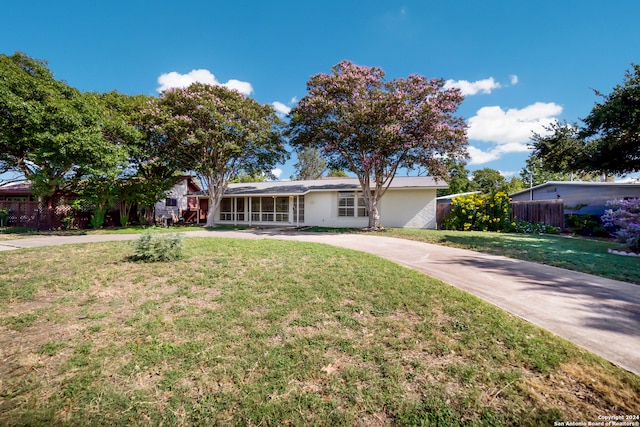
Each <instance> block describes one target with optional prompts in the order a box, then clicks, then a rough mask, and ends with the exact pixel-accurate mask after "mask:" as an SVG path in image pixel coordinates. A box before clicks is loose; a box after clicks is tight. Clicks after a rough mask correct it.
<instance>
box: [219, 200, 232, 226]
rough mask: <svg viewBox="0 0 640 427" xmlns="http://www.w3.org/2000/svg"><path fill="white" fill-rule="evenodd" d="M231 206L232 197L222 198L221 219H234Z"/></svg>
mask: <svg viewBox="0 0 640 427" xmlns="http://www.w3.org/2000/svg"><path fill="white" fill-rule="evenodd" d="M231 206H232V205H231V199H222V200H220V221H231V220H232V219H233V218H232V216H233V213H232V211H231Z"/></svg>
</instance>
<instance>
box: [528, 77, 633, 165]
mask: <svg viewBox="0 0 640 427" xmlns="http://www.w3.org/2000/svg"><path fill="white" fill-rule="evenodd" d="M632 68H633V71H627V72H626V73H625V78H624V81H623V83H622V84H621V85H617V86H616V87H615V88H614V89H613V91H612V92H611V93H610V94H609V95H604V94H602V93H601V92H599V91H595V93H596V95H598V96H600V97H602V98H603V101H602V102H601V103H596V104H595V106H594V107H593V109H592V110H591V112H590V113H589V115H588V116H587V117H586V118H584V119H583V120H582V121H583V123H584V125H583V126H578V125H577V124H567V123H566V122H565V123H559V122H556V123H554V124H552V125H551V126H550V127H549V128H548V129H547V131H549V134H548V135H544V136H541V135H538V134H536V135H534V137H533V138H532V143H531V147H532V148H533V156H535V157H537V158H539V159H540V160H541V161H542V164H543V168H544V169H545V170H547V171H549V172H554V173H563V174H566V173H569V172H580V173H598V174H599V173H602V174H605V175H609V174H614V175H623V174H626V173H632V172H638V171H640V65H633V67H632Z"/></svg>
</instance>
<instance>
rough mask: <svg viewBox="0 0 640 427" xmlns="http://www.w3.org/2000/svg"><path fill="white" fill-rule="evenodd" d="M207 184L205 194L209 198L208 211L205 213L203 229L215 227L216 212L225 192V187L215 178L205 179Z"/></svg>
mask: <svg viewBox="0 0 640 427" xmlns="http://www.w3.org/2000/svg"><path fill="white" fill-rule="evenodd" d="M206 182H207V194H208V196H209V210H208V212H207V222H206V223H205V227H215V226H216V211H217V210H218V206H220V201H221V200H222V196H223V195H224V192H225V190H226V185H223V184H222V183H220V182H218V181H217V180H216V179H215V177H211V176H208V177H206Z"/></svg>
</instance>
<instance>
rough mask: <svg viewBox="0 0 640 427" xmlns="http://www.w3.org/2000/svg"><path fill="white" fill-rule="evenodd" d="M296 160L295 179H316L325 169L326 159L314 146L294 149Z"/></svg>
mask: <svg viewBox="0 0 640 427" xmlns="http://www.w3.org/2000/svg"><path fill="white" fill-rule="evenodd" d="M296 155H297V157H298V161H297V162H296V164H295V165H294V169H295V175H294V177H293V178H294V179H296V180H306V179H318V178H320V177H321V176H322V174H323V173H324V171H325V170H327V161H326V160H325V159H324V157H322V154H321V153H320V151H319V150H318V149H317V148H315V147H302V148H300V149H298V150H296Z"/></svg>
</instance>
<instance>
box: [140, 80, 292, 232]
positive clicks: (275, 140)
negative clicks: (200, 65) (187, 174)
mask: <svg viewBox="0 0 640 427" xmlns="http://www.w3.org/2000/svg"><path fill="white" fill-rule="evenodd" d="M145 113H146V115H147V116H148V117H151V118H152V119H154V120H155V121H156V124H155V128H153V131H154V132H155V134H156V138H159V139H160V140H165V139H166V141H167V142H168V144H169V145H170V146H171V152H172V154H173V155H174V156H175V158H176V159H177V160H178V162H179V164H180V165H181V167H182V169H183V170H190V171H193V172H195V173H196V174H197V176H198V178H199V179H200V182H201V183H202V184H203V185H204V186H205V187H206V191H207V194H208V196H209V214H208V216H207V223H206V225H207V226H214V225H215V215H214V213H215V211H216V209H217V208H218V205H219V204H220V200H221V199H222V196H223V195H224V192H225V190H226V188H227V185H228V184H229V180H230V179H231V178H232V177H234V176H238V175H239V174H240V173H246V174H249V175H259V174H266V175H268V176H270V175H271V170H272V169H273V168H274V167H275V166H276V165H277V164H278V163H281V162H283V161H284V160H285V159H286V156H287V152H286V150H285V148H284V142H283V140H282V136H281V133H280V129H279V127H280V125H281V121H280V120H279V119H278V116H277V115H276V113H275V111H274V110H273V108H272V107H271V106H270V105H262V104H259V103H258V102H256V101H255V100H253V99H251V98H248V97H245V96H243V95H242V94H240V93H239V92H237V91H234V90H229V89H227V88H224V87H222V86H213V85H206V84H201V83H194V84H192V85H191V86H189V87H187V88H182V89H169V90H167V91H165V92H163V93H162V94H161V96H160V98H159V99H158V101H157V103H152V104H150V105H148V106H147V107H146V109H145Z"/></svg>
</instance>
